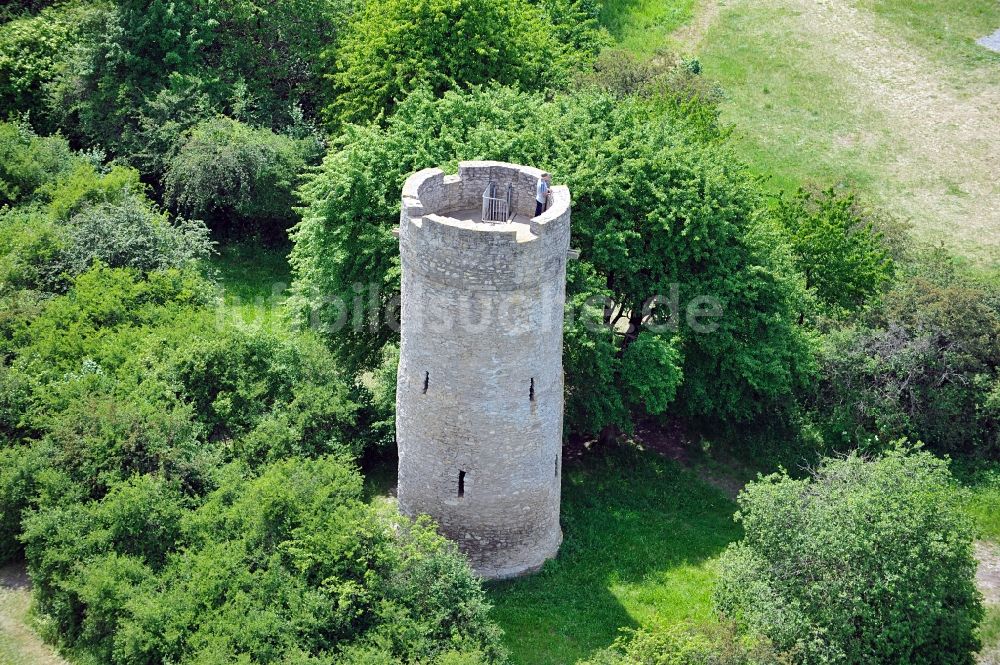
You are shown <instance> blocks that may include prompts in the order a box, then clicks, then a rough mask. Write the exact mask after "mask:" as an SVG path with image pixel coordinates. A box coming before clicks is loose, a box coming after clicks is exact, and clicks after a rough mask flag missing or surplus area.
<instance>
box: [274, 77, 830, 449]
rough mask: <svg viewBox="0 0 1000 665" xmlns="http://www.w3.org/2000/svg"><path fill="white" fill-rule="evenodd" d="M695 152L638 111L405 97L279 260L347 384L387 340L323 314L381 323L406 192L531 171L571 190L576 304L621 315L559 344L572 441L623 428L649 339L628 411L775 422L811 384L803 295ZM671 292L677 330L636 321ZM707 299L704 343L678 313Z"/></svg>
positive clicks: (720, 158)
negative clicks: (417, 181) (355, 305)
mask: <svg viewBox="0 0 1000 665" xmlns="http://www.w3.org/2000/svg"><path fill="white" fill-rule="evenodd" d="M700 136H701V134H700V133H699V130H698V129H697V128H692V127H690V126H688V125H686V124H685V123H684V122H683V121H681V120H677V119H675V118H673V117H672V116H669V115H657V114H654V113H652V112H650V110H649V108H648V107H647V106H646V105H645V104H644V103H643V102H638V101H625V102H619V103H617V104H616V103H615V102H614V101H613V99H611V98H610V97H607V96H604V95H581V96H576V97H566V98H558V99H557V100H555V101H553V102H546V101H544V100H543V99H541V98H540V97H537V96H532V95H527V94H523V93H518V92H514V91H511V90H507V89H499V88H498V89H489V90H483V91H475V92H472V93H461V94H460V93H449V94H447V95H445V97H444V98H443V99H441V100H435V99H434V98H433V96H432V95H431V93H430V92H428V91H420V92H417V93H414V95H411V96H410V97H409V98H408V99H407V100H406V101H405V102H403V104H402V105H401V106H400V107H399V109H398V110H397V113H396V114H394V115H393V116H391V117H390V118H389V119H388V121H387V127H386V128H384V129H383V128H379V127H367V128H360V127H352V128H350V129H349V130H348V131H347V133H346V134H345V136H344V137H343V139H342V142H341V143H340V144H339V145H338V146H337V149H336V150H334V151H333V152H331V153H330V154H329V155H328V157H327V158H326V160H325V162H324V164H323V166H322V168H321V169H320V171H319V172H318V173H317V174H316V175H315V176H314V177H313V178H312V179H311V180H310V181H309V182H308V183H307V184H306V185H305V186H304V187H303V190H302V195H303V198H304V200H305V201H306V202H307V207H306V208H305V209H304V213H303V220H302V222H301V223H300V224H299V225H298V226H297V227H296V228H295V230H294V231H293V237H294V239H295V241H296V245H295V248H294V249H293V251H292V254H291V262H292V265H293V269H294V270H295V274H296V280H295V283H294V285H293V290H294V292H295V296H296V302H297V303H298V307H299V308H300V309H299V312H300V313H301V314H302V315H303V317H309V318H311V319H312V320H313V322H314V323H319V324H320V326H319V327H320V329H323V330H326V333H325V335H326V339H328V340H329V342H330V343H331V344H332V345H333V347H334V348H335V349H336V350H337V352H338V357H339V359H340V360H341V362H342V363H343V365H344V366H345V368H350V369H351V370H353V371H357V370H362V369H370V368H372V367H374V366H375V365H376V364H377V363H378V362H379V361H380V357H381V356H380V353H381V349H382V347H383V346H384V345H385V344H386V343H391V342H392V341H394V333H393V331H392V330H391V329H390V328H389V327H387V326H382V327H379V328H378V329H376V330H368V329H364V330H354V329H351V328H349V327H348V328H346V329H338V330H329V325H330V324H332V323H333V322H334V321H335V320H336V319H337V318H338V316H339V314H340V312H339V310H338V309H337V308H336V307H335V306H334V305H333V304H332V303H331V300H330V299H331V297H332V296H338V295H339V296H340V297H342V298H343V299H344V301H345V302H351V298H352V297H353V295H354V292H353V291H352V288H353V287H354V285H355V284H358V283H360V284H371V283H373V282H374V283H375V284H376V285H377V287H378V297H379V298H380V299H381V303H380V304H381V305H382V306H383V308H384V309H383V311H380V312H379V313H378V314H380V315H381V314H383V313H384V311H385V310H388V309H389V308H390V306H391V303H392V299H393V295H394V294H395V293H397V292H398V275H399V264H398V250H397V241H396V240H395V238H393V236H392V233H391V229H392V227H393V226H394V225H395V224H396V223H397V221H398V215H399V189H400V187H401V185H402V182H403V180H404V179H405V177H406V176H407V175H408V174H409V173H411V172H413V171H415V170H417V169H420V168H424V167H427V166H432V165H443V166H445V167H446V168H448V167H449V166H450V168H452V169H453V168H454V164H455V161H456V160H457V159H473V158H486V159H503V160H511V161H516V162H523V163H528V164H535V165H538V166H541V167H544V168H546V169H547V170H549V171H551V172H552V173H554V174H555V176H556V180H557V181H559V182H565V183H567V184H568V185H569V186H570V188H571V189H572V191H573V195H574V200H575V202H576V207H575V209H574V227H573V236H574V243H575V246H578V247H580V248H581V250H582V260H581V261H579V262H574V264H573V265H572V266H571V268H570V270H571V274H570V288H571V292H570V297H571V298H572V299H574V302H576V303H577V304H580V303H581V302H582V301H585V300H586V296H603V295H607V296H609V297H610V298H611V299H612V300H613V302H614V304H615V306H614V307H612V308H609V309H608V310H607V311H606V312H604V313H603V316H604V317H605V318H606V320H605V321H604V322H605V324H607V325H610V326H612V327H613V328H614V330H615V331H619V332H621V331H624V330H625V329H627V331H626V332H624V334H617V333H614V332H611V331H609V332H608V333H607V334H606V335H603V336H602V334H601V333H594V332H592V331H589V330H587V329H586V327H585V326H582V327H581V326H580V325H578V323H576V324H574V326H573V328H572V329H571V330H570V331H569V332H568V333H567V338H566V339H567V346H566V354H567V358H568V361H567V368H568V369H569V373H568V375H567V387H568V396H569V403H568V405H567V410H568V412H569V413H570V414H583V419H581V420H575V419H571V420H570V426H571V429H574V430H578V431H587V432H593V431H594V427H597V429H600V427H599V426H596V425H595V423H596V422H597V421H596V418H595V417H594V415H603V416H607V417H609V418H612V420H608V421H605V422H603V423H601V425H602V426H603V425H609V424H619V425H621V426H623V427H627V426H628V425H629V419H628V414H627V413H626V412H625V409H624V408H623V399H622V395H621V386H623V385H626V384H628V381H627V377H623V376H622V374H621V372H622V361H623V358H622V357H620V354H623V353H625V349H626V347H627V346H628V345H630V344H632V343H633V342H635V341H636V340H638V339H642V338H643V336H644V335H647V334H649V335H660V337H659V339H660V340H661V341H660V342H659V343H660V344H662V346H660V347H658V350H657V353H656V354H655V355H656V360H657V364H658V366H660V367H661V369H663V370H664V372H663V373H659V374H657V375H656V377H647V378H652V379H654V381H653V383H650V384H648V385H637V384H632V385H631V386H630V389H629V396H628V400H629V401H630V403H631V404H633V405H637V406H638V408H639V410H640V411H644V412H647V413H659V412H662V411H663V410H664V409H665V408H666V407H667V405H668V404H669V403H670V400H671V397H672V396H673V393H674V391H675V390H676V392H677V395H678V396H679V397H680V400H681V406H680V409H681V410H682V412H684V413H687V414H690V415H693V416H697V417H704V418H711V419H721V420H723V421H727V422H735V421H740V420H744V419H748V418H751V417H753V416H755V415H757V414H760V413H762V412H766V411H768V410H774V409H776V408H778V405H780V404H781V403H782V402H783V401H785V400H787V398H788V396H789V395H790V394H791V393H792V391H793V390H795V389H796V388H797V387H799V386H800V385H801V383H802V381H803V379H804V378H805V377H807V376H809V375H810V372H811V371H812V367H813V359H812V350H811V342H810V340H809V339H808V337H807V335H806V333H805V331H803V330H802V329H801V328H799V327H798V326H796V325H795V322H796V319H797V317H798V312H799V311H801V308H802V307H803V306H804V305H803V300H804V299H805V294H804V291H803V288H802V284H801V282H800V280H799V277H798V275H797V273H796V271H795V269H794V267H793V266H792V264H791V258H790V257H789V255H788V254H787V253H786V252H785V251H784V249H783V244H782V242H781V237H780V234H779V233H778V232H777V231H776V230H774V229H772V228H770V227H769V226H768V225H766V224H764V223H761V222H760V219H759V217H760V212H761V211H762V206H763V202H762V201H761V200H760V198H759V196H758V195H757V190H756V189H755V187H754V185H753V182H752V180H751V179H750V178H749V177H748V175H747V174H746V172H745V171H744V170H743V169H742V167H740V166H739V162H738V161H737V160H736V159H734V158H733V156H732V155H731V154H730V153H729V151H728V150H726V149H725V146H717V145H706V144H705V143H704V142H703V141H701V139H700ZM664 256H670V257H671V260H670V261H664V260H663V257H664ZM675 285H676V286H675ZM674 290H677V292H678V298H679V304H680V308H681V309H680V311H679V312H676V315H674V316H671V309H672V307H671V306H670V303H664V305H663V306H662V307H652V308H649V309H647V305H648V304H649V299H650V298H652V297H653V296H657V295H660V296H663V297H664V298H666V299H669V298H670V295H671V294H672V293H673V292H674ZM581 295H583V296H584V297H583V298H582V299H581V298H579V297H578V296H581ZM703 295H704V296H711V297H714V298H716V299H717V300H718V302H719V303H720V305H721V306H722V308H723V311H724V315H723V316H722V317H720V318H718V319H717V323H718V325H717V327H716V330H715V332H713V333H711V334H700V333H697V332H696V331H695V330H694V329H693V328H691V327H689V326H687V325H684V321H683V320H684V319H685V318H686V314H687V311H686V305H687V304H688V303H689V302H690V301H691V300H692V299H694V298H696V297H697V296H703ZM597 310H598V315H599V316H600V315H601V313H600V311H599V310H600V307H598V308H597ZM587 311H589V312H590V313H591V314H592V313H593V308H590V309H589V310H587ZM648 324H657V325H659V326H661V327H662V329H661V330H660V331H658V332H654V331H653V330H650V329H648ZM748 331H752V333H751V332H748ZM577 345H578V346H577ZM652 345H653V342H652V341H644V342H643V344H642V345H640V348H639V349H638V350H636V351H635V352H632V354H629V358H628V359H627V362H628V363H630V366H631V365H634V364H635V363H636V362H637V361H639V362H645V361H646V360H649V359H650V357H651V356H650V355H649V354H648V353H645V352H651V351H653V348H652ZM674 366H676V368H679V370H680V371H679V372H677V371H675V369H674ZM668 370H669V372H668ZM577 371H579V372H580V373H576V372H577ZM679 376H683V377H684V379H683V380H682V381H680V382H679V384H678V380H677V379H678V377H679ZM634 377H635V378H636V379H639V376H638V375H634ZM668 377H672V378H668ZM636 403H638V404H636ZM586 414H590V415H586Z"/></svg>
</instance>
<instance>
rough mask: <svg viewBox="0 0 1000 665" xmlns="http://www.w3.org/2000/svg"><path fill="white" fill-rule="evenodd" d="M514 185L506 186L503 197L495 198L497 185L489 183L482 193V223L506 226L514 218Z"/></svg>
mask: <svg viewBox="0 0 1000 665" xmlns="http://www.w3.org/2000/svg"><path fill="white" fill-rule="evenodd" d="M513 200H514V183H508V184H507V193H506V195H505V196H503V197H500V196H497V184H496V183H495V182H493V181H490V184H488V185H486V190H485V191H483V221H484V222H488V223H491V224H506V223H507V222H509V221H510V220H511V219H512V218H513V217H514V206H513Z"/></svg>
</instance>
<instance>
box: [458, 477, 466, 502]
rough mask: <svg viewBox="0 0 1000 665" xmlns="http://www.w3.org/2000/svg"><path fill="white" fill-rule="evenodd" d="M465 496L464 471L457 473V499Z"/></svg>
mask: <svg viewBox="0 0 1000 665" xmlns="http://www.w3.org/2000/svg"><path fill="white" fill-rule="evenodd" d="M463 496H465V471H459V472H458V498H460V499H461V498H462V497H463Z"/></svg>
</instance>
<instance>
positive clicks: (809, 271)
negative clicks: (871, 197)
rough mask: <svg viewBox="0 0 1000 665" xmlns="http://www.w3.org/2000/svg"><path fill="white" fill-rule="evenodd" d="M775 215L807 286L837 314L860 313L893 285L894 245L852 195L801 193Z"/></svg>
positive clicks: (786, 201) (783, 203) (780, 206)
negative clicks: (788, 239)
mask: <svg viewBox="0 0 1000 665" xmlns="http://www.w3.org/2000/svg"><path fill="white" fill-rule="evenodd" d="M776 212H777V218H778V219H779V221H780V223H781V225H782V226H783V227H784V228H785V229H786V230H787V231H788V234H789V238H790V239H791V245H792V251H793V252H794V256H795V263H796V266H797V267H798V268H799V270H800V271H801V272H802V273H803V274H804V275H805V276H806V285H807V286H808V287H809V288H811V289H814V290H815V292H816V295H817V297H818V299H819V302H820V303H822V304H823V305H824V306H825V307H827V308H829V309H832V310H833V312H834V313H836V312H839V311H846V312H856V311H858V310H859V309H860V308H862V307H863V306H864V305H865V304H866V303H867V302H868V301H869V300H871V299H872V298H874V297H875V296H877V295H878V294H879V293H881V292H882V291H883V290H884V288H885V287H886V286H887V285H888V284H889V283H890V282H891V280H892V278H893V274H894V270H895V266H894V262H893V259H892V256H891V253H890V244H889V241H888V240H887V239H886V238H885V237H884V233H883V231H882V229H879V228H878V227H877V226H876V221H877V218H876V217H875V216H874V215H869V214H866V213H865V211H864V210H863V209H862V208H861V207H860V205H859V203H858V201H857V199H856V198H855V196H854V195H853V194H839V193H837V192H835V191H834V190H832V189H829V190H826V191H824V192H821V193H812V192H808V191H805V190H800V191H799V192H798V193H797V194H795V195H794V196H792V197H788V198H781V199H780V200H779V202H778V205H777V206H776Z"/></svg>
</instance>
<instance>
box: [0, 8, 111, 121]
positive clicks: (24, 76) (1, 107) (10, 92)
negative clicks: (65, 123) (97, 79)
mask: <svg viewBox="0 0 1000 665" xmlns="http://www.w3.org/2000/svg"><path fill="white" fill-rule="evenodd" d="M36 4H41V3H36ZM3 11H4V10H3V9H0V14H2V12H3ZM92 13H93V10H92V9H91V8H90V7H87V6H86V5H85V4H84V3H78V4H69V5H67V6H61V7H51V8H47V9H44V10H42V11H41V13H39V14H38V15H36V16H24V17H21V18H17V19H16V20H12V21H10V22H8V23H4V24H3V25H0V119H8V118H10V117H11V116H14V115H27V116H28V117H29V118H31V120H32V121H33V122H34V123H35V124H36V126H39V127H42V128H44V129H46V130H52V129H54V127H53V126H52V125H53V123H52V118H51V117H50V108H49V103H48V99H47V92H48V86H49V85H50V84H51V82H52V81H53V80H55V78H56V76H57V74H58V73H59V71H60V69H61V68H62V67H63V66H65V61H66V59H67V54H68V52H69V51H70V49H71V48H72V47H73V44H74V43H75V41H76V40H77V39H78V38H79V37H80V26H81V24H83V23H85V22H86V21H87V20H88V19H89V16H90V15H91V14H92Z"/></svg>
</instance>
